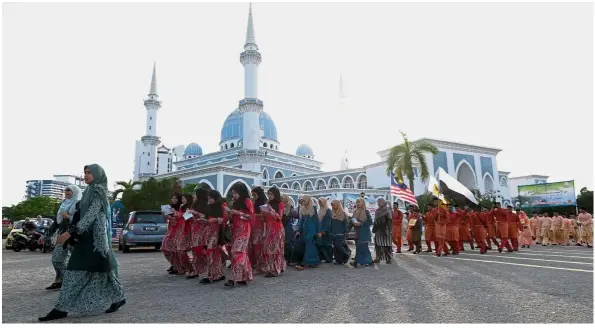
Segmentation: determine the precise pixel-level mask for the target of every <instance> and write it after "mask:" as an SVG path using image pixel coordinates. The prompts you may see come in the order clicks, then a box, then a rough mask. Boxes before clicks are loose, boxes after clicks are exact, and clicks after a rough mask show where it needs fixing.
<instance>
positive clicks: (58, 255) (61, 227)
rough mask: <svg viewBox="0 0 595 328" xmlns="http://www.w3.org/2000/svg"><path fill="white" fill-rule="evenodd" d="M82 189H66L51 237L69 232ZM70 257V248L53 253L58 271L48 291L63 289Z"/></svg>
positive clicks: (55, 268)
mask: <svg viewBox="0 0 595 328" xmlns="http://www.w3.org/2000/svg"><path fill="white" fill-rule="evenodd" d="M81 197H82V195H81V189H80V188H79V187H78V186H76V185H69V186H68V187H66V188H64V198H65V199H64V201H63V202H62V204H60V208H58V213H56V220H54V222H53V223H52V225H51V226H50V227H49V234H48V235H49V236H54V235H56V236H59V235H61V234H62V233H64V232H65V231H66V230H68V227H69V225H70V219H71V218H72V217H73V216H74V212H75V211H76V206H75V205H76V203H77V202H78V201H79V200H80V199H81ZM69 255H70V246H57V247H54V250H53V251H52V265H53V266H54V270H55V271H56V277H55V278H54V282H53V283H52V284H51V285H49V286H48V287H46V288H45V289H46V290H54V289H60V287H62V277H63V276H64V270H66V262H68V257H69Z"/></svg>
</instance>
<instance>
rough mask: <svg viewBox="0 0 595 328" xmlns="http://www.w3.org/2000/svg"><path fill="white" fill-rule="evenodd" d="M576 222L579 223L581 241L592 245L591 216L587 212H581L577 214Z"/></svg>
mask: <svg viewBox="0 0 595 328" xmlns="http://www.w3.org/2000/svg"><path fill="white" fill-rule="evenodd" d="M578 222H579V224H580V228H579V230H580V232H581V239H580V240H581V242H583V243H586V244H587V245H591V246H592V245H593V216H591V214H589V213H581V214H579V215H578Z"/></svg>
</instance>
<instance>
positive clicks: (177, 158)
mask: <svg viewBox="0 0 595 328" xmlns="http://www.w3.org/2000/svg"><path fill="white" fill-rule="evenodd" d="M261 61H262V58H261V54H260V52H259V48H258V45H257V44H256V39H255V37H254V22H253V17H252V7H251V6H250V9H249V13H248V26H247V33H246V43H245V45H244V51H243V52H242V53H241V54H240V62H241V63H242V65H243V67H244V81H245V83H244V96H245V98H244V99H242V100H240V101H239V104H238V108H237V109H235V110H234V111H232V112H231V114H229V116H228V117H227V119H226V120H225V122H224V123H223V127H222V128H221V141H220V142H219V151H217V152H213V153H208V154H205V153H203V150H202V148H201V146H200V145H199V144H196V143H190V144H188V145H187V146H186V147H185V148H184V147H183V146H181V147H180V146H179V147H176V148H174V149H170V148H167V147H166V146H164V145H161V146H159V145H160V143H161V140H160V137H158V136H157V135H156V125H157V113H158V112H159V109H160V108H161V101H159V95H158V94H157V76H156V70H155V66H154V67H153V75H152V79H151V86H150V91H149V94H148V96H147V99H146V100H145V101H144V105H145V108H146V110H147V123H146V135H145V136H143V137H141V140H139V141H137V142H136V152H135V161H134V162H135V167H134V180H140V181H142V180H146V179H148V178H150V177H153V178H156V179H161V178H171V177H176V178H178V179H180V180H181V181H182V183H183V184H203V185H206V186H209V187H210V188H212V189H215V190H218V191H219V192H220V193H221V194H222V195H224V196H226V195H229V193H230V188H231V186H232V185H233V184H235V183H237V182H240V183H243V184H245V185H246V186H247V187H248V188H249V189H251V188H252V187H254V186H263V187H264V188H265V189H266V188H267V187H271V186H276V187H277V188H279V189H280V191H281V193H285V194H288V195H290V196H291V197H292V199H293V201H294V202H297V197H298V196H299V195H302V194H309V195H312V196H313V197H316V198H318V197H329V198H331V199H339V200H342V201H343V202H344V206H345V207H346V209H348V210H349V211H351V210H352V208H353V204H354V202H355V199H357V197H360V195H361V193H362V192H363V193H365V197H366V199H367V200H368V204H369V205H370V209H371V212H373V210H374V206H373V204H374V203H375V199H376V198H377V197H380V196H382V197H388V196H389V189H390V178H389V176H388V175H387V174H386V159H387V157H388V154H389V151H390V149H385V150H382V151H379V152H378V153H377V154H378V155H379V158H378V159H377V160H376V161H375V162H373V163H371V164H369V165H365V166H363V167H358V168H350V167H349V161H348V159H347V156H345V157H344V158H342V159H341V169H340V170H339V171H332V172H324V171H322V170H321V167H322V164H323V163H321V162H319V161H317V160H316V157H315V154H314V152H313V151H312V148H310V147H309V146H308V145H304V144H302V145H300V146H298V147H297V149H296V150H295V153H293V154H290V153H286V152H283V151H282V150H280V148H281V147H280V146H281V144H280V140H279V139H278V137H277V128H276V127H275V122H274V121H273V119H272V118H271V116H270V115H268V114H267V113H266V112H265V111H264V103H263V101H262V100H260V99H259V98H258V95H257V90H258V88H257V85H258V79H257V76H258V74H257V71H258V67H259V65H260V63H261ZM421 140H424V141H429V142H431V143H433V144H434V145H435V146H436V147H437V148H438V149H439V151H440V152H439V153H438V154H437V155H435V156H433V155H431V154H427V155H426V162H427V164H428V169H429V170H430V172H433V173H434V174H435V175H437V172H438V168H440V167H441V168H443V169H444V170H445V171H446V172H448V173H449V174H450V175H452V176H453V177H455V178H457V180H458V181H460V182H461V183H463V184H464V185H465V186H467V187H468V188H469V189H473V188H477V189H479V190H480V191H481V192H482V194H483V193H485V192H486V191H494V192H496V193H497V194H498V195H499V197H500V199H501V200H502V203H503V205H508V204H510V203H511V200H510V192H509V188H508V185H509V184H508V178H509V177H508V176H509V172H504V171H499V170H498V165H497V160H496V155H497V154H498V153H499V152H500V151H501V150H500V149H496V148H490V147H482V146H474V145H469V144H464V143H462V142H449V141H443V140H434V139H427V138H424V139H421ZM421 140H418V141H421ZM158 146H159V147H158ZM415 173H416V179H415V182H414V187H415V189H414V190H415V192H416V194H423V193H424V192H425V191H426V190H427V182H426V183H424V182H422V181H421V179H420V178H419V175H418V170H417V169H415Z"/></svg>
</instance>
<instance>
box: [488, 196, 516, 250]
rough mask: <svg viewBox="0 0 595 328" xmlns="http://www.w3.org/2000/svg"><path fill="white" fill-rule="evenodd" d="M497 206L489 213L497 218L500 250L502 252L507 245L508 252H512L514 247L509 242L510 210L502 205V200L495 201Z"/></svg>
mask: <svg viewBox="0 0 595 328" xmlns="http://www.w3.org/2000/svg"><path fill="white" fill-rule="evenodd" d="M494 205H495V207H494V208H493V209H492V210H491V211H489V212H488V213H489V215H490V216H493V217H495V218H496V228H497V229H498V232H499V234H500V246H499V247H498V252H500V253H502V249H504V247H506V251H507V252H509V253H510V252H512V251H513V249H512V247H510V244H509V243H508V211H507V210H505V209H503V208H502V207H500V202H496V203H494Z"/></svg>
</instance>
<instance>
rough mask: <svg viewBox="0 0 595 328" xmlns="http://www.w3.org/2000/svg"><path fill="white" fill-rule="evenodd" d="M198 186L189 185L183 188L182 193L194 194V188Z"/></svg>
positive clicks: (194, 184)
mask: <svg viewBox="0 0 595 328" xmlns="http://www.w3.org/2000/svg"><path fill="white" fill-rule="evenodd" d="M197 186H198V184H196V183H189V184H187V185H185V186H184V188H182V193H189V194H194V188H196V187H197Z"/></svg>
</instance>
